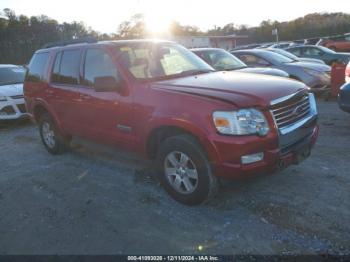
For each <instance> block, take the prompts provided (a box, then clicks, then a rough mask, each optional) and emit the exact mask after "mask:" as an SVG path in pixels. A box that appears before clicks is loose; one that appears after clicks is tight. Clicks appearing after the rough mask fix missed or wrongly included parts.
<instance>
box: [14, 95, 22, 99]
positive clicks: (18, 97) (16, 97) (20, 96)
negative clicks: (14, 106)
mask: <svg viewBox="0 0 350 262" xmlns="http://www.w3.org/2000/svg"><path fill="white" fill-rule="evenodd" d="M11 98H12V99H22V98H24V95H17V96H11Z"/></svg>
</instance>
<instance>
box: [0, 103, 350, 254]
mask: <svg viewBox="0 0 350 262" xmlns="http://www.w3.org/2000/svg"><path fill="white" fill-rule="evenodd" d="M319 110H320V126H321V133H320V138H319V140H318V143H317V145H316V147H315V148H314V150H313V154H312V156H311V157H310V158H309V159H307V160H306V161H305V162H303V163H302V164H301V165H299V166H291V167H289V168H288V169H286V170H284V171H283V172H280V173H279V174H276V175H273V176H265V177H259V178H255V179H251V180H245V181H225V182H224V183H223V187H222V189H221V192H220V194H219V195H218V197H217V198H216V199H214V200H213V201H212V202H210V203H209V204H207V205H202V206H198V207H187V206H183V205H181V204H178V203H177V202H175V201H174V200H172V199H171V198H170V197H169V196H168V195H167V194H166V193H165V192H164V191H163V190H162V188H161V187H160V186H159V184H158V183H157V181H156V180H155V179H154V178H153V177H152V173H151V172H150V171H148V170H149V169H148V168H147V166H148V164H147V163H145V162H143V161H141V160H140V159H138V158H137V157H136V156H132V155H128V154H125V153H124V152H120V151H118V150H117V149H112V148H109V147H106V146H97V145H94V144H91V143H87V142H85V141H81V140H80V141H79V140H76V141H75V142H74V146H73V150H72V151H71V152H69V153H67V154H64V155H61V156H51V155H49V154H48V153H47V152H46V151H45V149H44V147H43V146H42V144H41V142H40V139H39V135H38V131H37V128H36V127H35V126H33V125H31V124H30V123H28V122H24V123H23V122H22V123H12V124H6V125H2V127H0V148H1V154H0V254H149V253H152V254H168V253H171V254H197V253H211V254H324V253H330V254H350V223H349V218H350V208H349V207H350V205H349V202H350V201H349V200H350V191H349V188H350V176H349V175H350V171H349V169H350V164H349V159H350V139H349V138H350V115H349V114H346V113H343V112H342V111H340V110H339V109H338V107H337V104H336V103H335V102H319ZM199 246H201V247H202V248H199ZM200 249H202V250H200Z"/></svg>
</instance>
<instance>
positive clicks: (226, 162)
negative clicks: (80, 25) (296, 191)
mask: <svg viewBox="0 0 350 262" xmlns="http://www.w3.org/2000/svg"><path fill="white" fill-rule="evenodd" d="M306 101H308V104H306V103H305V102H306ZM306 105H309V107H308V109H307V107H306ZM294 107H295V108H296V109H298V108H299V109H300V108H303V109H302V111H300V115H298V114H296V115H294V114H295V113H293V112H294V111H295V109H294ZM270 110H271V111H270V112H271V114H266V115H265V116H266V118H267V121H268V122H269V123H270V126H274V127H275V128H272V129H271V130H270V132H269V133H268V134H267V136H265V137H260V136H256V135H255V136H241V137H239V136H220V135H216V136H212V137H211V141H212V144H214V148H215V150H216V153H217V155H218V157H217V158H216V161H213V162H214V163H212V166H213V168H214V172H215V174H216V175H217V176H220V177H225V178H240V177H241V178H242V177H247V176H251V175H256V174H266V173H273V172H275V171H277V170H280V169H281V168H285V167H287V166H289V165H291V164H298V163H300V162H301V161H302V160H303V159H305V158H307V157H308V156H309V155H310V152H311V151H310V150H311V148H312V146H313V145H314V144H315V143H316V140H317V137H318V133H319V127H318V125H317V118H318V114H317V107H316V101H315V98H314V95H313V94H307V93H306V92H305V91H300V92H297V93H295V94H293V95H292V96H286V97H282V98H281V99H277V100H275V101H272V102H271V109H270ZM306 110H308V111H306ZM291 111H292V112H291ZM305 112H308V113H307V114H306V115H305ZM281 114H284V115H283V116H282V117H281V116H280V115H281ZM298 116H302V117H303V118H301V119H299V120H298V121H295V122H290V124H288V125H284V124H283V123H285V122H283V121H285V120H283V119H284V118H286V117H291V118H292V119H293V118H296V119H297V117H298ZM281 119H282V121H281ZM278 126H279V127H278ZM254 154H256V155H260V156H261V155H262V154H263V159H261V157H260V159H261V160H259V159H258V158H257V161H256V162H253V163H251V164H243V161H242V160H241V158H242V156H247V155H248V156H249V155H253V156H254Z"/></svg>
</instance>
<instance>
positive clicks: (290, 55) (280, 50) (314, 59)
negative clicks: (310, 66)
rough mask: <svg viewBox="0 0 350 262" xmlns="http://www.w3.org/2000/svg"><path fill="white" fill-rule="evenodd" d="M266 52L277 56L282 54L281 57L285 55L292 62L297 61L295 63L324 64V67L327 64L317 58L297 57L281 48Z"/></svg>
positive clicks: (269, 49)
mask: <svg viewBox="0 0 350 262" xmlns="http://www.w3.org/2000/svg"><path fill="white" fill-rule="evenodd" d="M266 50H268V51H271V52H275V53H277V54H280V55H283V56H286V57H288V58H290V59H292V60H295V61H298V62H307V63H316V64H322V65H325V64H326V63H325V62H323V61H322V60H320V59H316V58H306V57H297V56H296V55H294V54H292V53H290V52H288V51H286V50H283V49H279V48H271V47H269V48H267V49H266Z"/></svg>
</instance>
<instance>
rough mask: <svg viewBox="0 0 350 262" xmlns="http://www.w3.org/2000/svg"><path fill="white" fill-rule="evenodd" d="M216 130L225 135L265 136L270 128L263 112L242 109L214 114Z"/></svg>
mask: <svg viewBox="0 0 350 262" xmlns="http://www.w3.org/2000/svg"><path fill="white" fill-rule="evenodd" d="M213 121H214V125H215V127H216V129H217V130H218V132H219V133H220V134H224V135H253V134H258V135H260V136H265V135H267V133H268V132H269V130H270V128H269V125H268V123H267V120H266V118H265V116H264V114H263V113H262V112H260V111H259V110H257V109H254V108H251V109H241V110H239V111H233V112H221V111H217V112H214V113H213Z"/></svg>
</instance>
